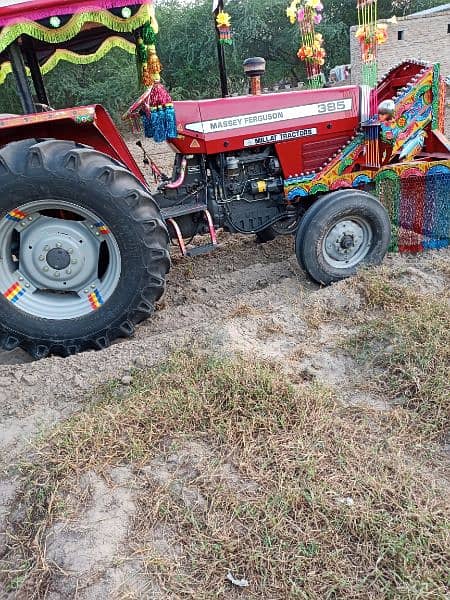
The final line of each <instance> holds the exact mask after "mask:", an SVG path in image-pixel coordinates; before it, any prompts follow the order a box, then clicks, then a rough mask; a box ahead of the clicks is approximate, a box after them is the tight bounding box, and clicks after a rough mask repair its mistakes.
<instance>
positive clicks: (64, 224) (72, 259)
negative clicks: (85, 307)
mask: <svg viewBox="0 0 450 600" xmlns="http://www.w3.org/2000/svg"><path fill="white" fill-rule="evenodd" d="M99 249H100V240H99V239H97V238H96V237H95V233H94V232H92V233H91V231H89V230H88V228H87V227H86V225H85V224H83V222H79V221H63V220H60V219H52V218H50V217H45V216H41V217H40V218H39V219H35V220H34V221H33V222H32V223H31V224H30V225H28V226H27V228H26V229H25V230H24V231H22V232H21V243H20V269H21V272H22V273H23V275H24V276H25V277H26V278H27V279H28V280H29V281H30V283H31V284H32V285H33V286H34V287H36V288H37V289H41V290H42V289H43V290H55V291H56V290H58V291H66V292H68V291H74V292H77V291H79V290H80V289H81V288H82V287H84V286H87V285H89V284H90V283H92V281H94V280H95V279H96V278H97V270H98V257H99Z"/></svg>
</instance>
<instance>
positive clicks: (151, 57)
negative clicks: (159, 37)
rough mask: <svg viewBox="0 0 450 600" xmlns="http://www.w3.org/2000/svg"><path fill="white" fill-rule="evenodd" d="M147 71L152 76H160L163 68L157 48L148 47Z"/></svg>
mask: <svg viewBox="0 0 450 600" xmlns="http://www.w3.org/2000/svg"><path fill="white" fill-rule="evenodd" d="M147 69H148V70H149V72H150V73H151V74H152V75H159V74H160V73H161V70H162V67H161V63H160V60H159V58H158V55H157V54H156V48H155V46H149V47H148V58H147Z"/></svg>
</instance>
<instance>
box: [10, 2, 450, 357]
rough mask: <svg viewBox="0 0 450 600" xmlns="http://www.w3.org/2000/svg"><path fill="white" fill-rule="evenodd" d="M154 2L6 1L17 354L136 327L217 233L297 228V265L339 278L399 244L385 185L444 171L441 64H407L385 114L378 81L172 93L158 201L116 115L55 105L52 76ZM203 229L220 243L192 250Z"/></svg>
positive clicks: (89, 342) (102, 339)
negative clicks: (228, 93) (173, 257)
mask: <svg viewBox="0 0 450 600" xmlns="http://www.w3.org/2000/svg"><path fill="white" fill-rule="evenodd" d="M5 4H6V6H5ZM97 4H98V6H99V8H98V10H97V11H95V10H93V6H94V7H95V5H97ZM83 7H84V10H83ZM148 8H149V7H148V4H147V3H146V2H134V4H127V2H126V0H124V1H120V0H114V1H113V0H111V2H108V1H102V2H96V1H95V0H68V1H61V0H59V1H56V0H38V1H34V2H30V1H12V0H11V1H9V2H6V3H2V8H0V27H1V29H0V53H1V54H2V57H1V58H2V69H10V70H12V72H13V73H14V76H15V79H16V82H17V88H18V91H19V95H20V98H21V102H22V105H23V113H24V114H23V115H20V116H18V115H11V114H7V115H0V146H1V148H0V347H1V348H3V349H6V350H12V349H14V348H16V347H22V348H24V349H25V350H26V351H28V352H29V353H30V354H31V355H32V356H33V357H35V358H42V357H45V356H47V355H49V354H56V355H61V356H67V355H70V354H74V353H77V352H80V351H83V350H86V349H90V348H98V349H101V348H105V347H107V346H108V345H109V344H110V343H111V342H112V341H113V340H115V339H116V338H119V337H124V336H130V335H132V334H133V331H134V329H135V326H136V325H137V324H138V323H139V322H140V321H142V320H143V319H146V318H147V317H149V316H150V315H151V314H152V313H153V311H154V307H155V303H156V302H157V301H158V300H159V299H160V298H161V296H162V294H163V292H164V288H165V279H166V275H167V272H168V270H169V267H170V259H169V251H168V246H169V242H170V239H171V238H172V239H173V240H176V241H177V242H178V243H179V245H180V248H181V250H182V252H183V254H187V255H191V256H192V255H194V254H199V253H202V252H205V251H209V250H211V249H213V248H214V246H215V245H216V244H217V241H216V230H217V229H218V228H223V229H224V230H227V231H230V232H238V233H247V234H253V235H255V234H256V236H257V237H258V238H259V239H260V240H261V241H264V240H268V239H270V238H272V237H273V236H275V235H277V234H279V233H295V251H296V255H297V258H298V261H299V263H300V265H301V266H302V267H303V268H304V269H305V270H306V271H307V272H308V273H309V275H310V276H311V277H312V278H313V279H315V280H316V281H318V282H320V283H323V284H329V283H331V282H334V281H338V280H340V279H342V278H344V277H348V276H349V275H352V274H354V273H355V272H356V271H357V268H358V267H359V266H360V265H363V264H365V265H367V264H379V263H380V262H381V261H382V259H383V257H384V255H385V253H386V251H387V249H388V246H389V242H390V237H391V223H390V220H389V216H388V212H387V210H386V208H385V207H384V206H383V204H382V203H381V202H380V201H379V199H378V198H377V197H376V196H375V195H374V192H375V188H376V187H377V188H378V189H379V190H383V189H386V188H385V187H383V185H385V184H386V182H387V183H389V182H391V181H393V178H394V176H399V177H401V176H402V174H403V173H406V172H408V173H410V172H411V169H412V170H413V171H414V173H415V175H414V176H415V177H416V178H417V177H418V178H420V177H421V176H423V178H424V180H425V178H426V177H431V174H432V175H433V177H434V178H435V179H436V180H439V177H447V180H446V181H448V174H449V173H450V160H449V159H450V146H449V142H448V141H447V140H446V138H445V137H444V134H443V117H442V115H443V106H444V99H443V95H442V90H443V86H442V84H441V78H440V75H439V69H438V67H437V66H430V67H428V66H425V65H422V64H419V63H416V62H406V63H403V64H401V65H399V66H397V67H396V68H394V69H393V70H392V71H391V72H390V73H389V74H388V75H387V76H386V77H385V78H384V79H383V80H382V81H381V82H380V84H379V86H378V89H377V90H376V92H377V94H378V100H379V102H380V111H379V114H378V113H377V114H376V115H371V114H369V112H368V108H367V107H368V106H369V105H370V101H371V97H372V96H371V94H372V95H373V93H374V92H373V91H371V90H368V89H367V88H363V87H359V86H347V87H339V88H329V89H322V90H315V91H292V92H286V93H283V94H266V95H248V96H244V97H238V98H236V97H233V98H226V99H215V100H204V101H199V102H176V103H175V113H176V116H177V122H178V136H177V137H176V138H175V137H174V138H173V139H172V140H171V141H170V143H171V145H172V147H173V149H174V150H175V152H176V154H175V162H174V167H173V174H172V176H171V177H170V178H165V179H164V180H162V181H161V183H160V185H159V188H158V192H157V193H156V194H155V195H153V196H152V194H151V193H150V189H149V187H148V185H147V183H146V180H145V177H144V174H143V173H142V172H141V170H140V169H139V167H138V166H137V164H136V162H135V160H134V159H133V157H132V155H131V154H130V152H129V150H128V148H127V146H126V144H125V142H124V141H123V139H122V137H121V136H120V134H119V132H118V131H117V129H116V127H115V125H114V123H113V122H112V120H111V118H110V117H109V116H108V114H107V112H106V111H105V110H104V109H103V108H102V107H101V106H98V105H95V106H87V107H81V108H70V109H65V110H51V109H49V106H48V105H49V101H48V98H47V94H46V90H45V88H44V84H43V78H42V70H45V69H43V67H45V65H48V62H49V61H51V60H54V57H55V53H57V52H59V51H63V52H64V53H65V57H66V58H67V56H68V54H69V53H72V54H75V53H78V55H79V56H81V57H83V56H93V55H94V54H95V52H98V51H100V50H101V47H102V44H104V43H105V40H107V39H109V36H110V35H111V31H112V32H113V34H114V37H115V39H121V40H122V42H121V44H122V45H126V44H132V41H133V36H134V35H135V34H136V32H137V33H138V34H139V29H140V28H141V27H142V24H143V23H144V19H145V14H148ZM144 12H145V14H144ZM5 61H7V62H5ZM86 62H88V61H86ZM255 64H256V66H255V70H254V72H250V75H251V76H257V75H258V73H257V70H258V68H259V66H258V64H259V63H258V61H256V63H255ZM247 66H248V65H247ZM250 71H251V70H250ZM27 75H31V78H32V81H33V86H34V90H35V93H34V94H33V93H32V91H31V89H30V84H29V80H28V77H27ZM375 112H377V111H375ZM431 179H433V178H432V177H431ZM433 181H434V179H433ZM448 188H449V186H448V185H447V190H448ZM424 189H425V188H424ZM424 193H425V192H424ZM447 193H448V192H447ZM424 206H425V204H424ZM447 227H448V224H447ZM203 233H209V235H210V239H211V241H210V243H209V244H207V245H205V246H199V247H196V248H194V249H190V250H187V249H186V245H185V242H184V240H185V239H186V238H191V237H193V236H195V235H196V234H203ZM418 233H420V232H418ZM447 235H448V231H447Z"/></svg>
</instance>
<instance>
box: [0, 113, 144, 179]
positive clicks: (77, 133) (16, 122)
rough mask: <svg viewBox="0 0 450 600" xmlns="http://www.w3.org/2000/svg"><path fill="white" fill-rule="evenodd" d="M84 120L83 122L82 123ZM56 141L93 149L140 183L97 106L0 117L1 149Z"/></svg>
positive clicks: (128, 156) (132, 163)
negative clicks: (16, 143) (23, 142)
mask: <svg viewBox="0 0 450 600" xmlns="http://www.w3.org/2000/svg"><path fill="white" fill-rule="evenodd" d="M83 120H84V122H83ZM34 137H36V138H55V139H58V140H70V141H73V142H77V143H80V144H86V145H87V146H92V147H93V148H95V149H96V150H98V151H99V152H104V153H105V154H107V155H108V156H110V157H111V158H114V159H115V160H118V161H119V162H121V163H123V165H124V166H125V167H127V168H128V169H129V170H130V171H131V172H132V173H133V174H134V175H135V176H136V177H137V178H138V179H139V180H140V181H142V183H144V184H146V182H145V178H144V175H143V174H142V172H141V170H140V169H139V167H138V165H137V164H136V161H135V160H134V158H133V156H132V155H131V153H130V151H129V149H128V146H127V145H126V144H125V142H124V140H123V138H122V136H121V135H120V133H119V132H118V130H117V128H116V126H115V125H114V123H113V121H112V119H111V117H110V116H109V114H108V113H107V112H106V110H105V109H104V108H103V107H102V106H100V105H94V106H86V107H80V108H71V109H66V110H57V111H54V112H53V111H52V112H45V113H38V114H34V115H17V116H12V117H10V116H8V117H6V118H2V117H1V116H0V146H4V145H5V144H8V143H9V142H14V141H17V140H23V139H28V138H34Z"/></svg>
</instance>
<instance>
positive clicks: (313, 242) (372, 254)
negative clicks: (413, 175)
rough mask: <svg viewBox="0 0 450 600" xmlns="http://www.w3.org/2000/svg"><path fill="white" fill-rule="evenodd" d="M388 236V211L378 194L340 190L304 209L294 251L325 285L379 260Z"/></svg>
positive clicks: (383, 252) (309, 270) (386, 244)
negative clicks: (378, 198) (375, 195)
mask: <svg viewBox="0 0 450 600" xmlns="http://www.w3.org/2000/svg"><path fill="white" fill-rule="evenodd" d="M390 236H391V225H390V221H389V216H388V213H387V211H386V209H385V208H384V207H383V205H382V204H381V203H380V202H379V201H378V200H377V198H375V197H374V196H372V195H371V194H368V193H366V192H363V191H360V190H339V191H337V192H332V193H330V194H326V195H324V196H322V197H321V198H320V199H319V200H317V201H316V202H315V203H314V204H313V205H312V206H311V208H309V209H308V210H307V211H306V214H305V216H304V217H303V219H302V221H301V223H300V226H299V228H298V230H297V235H296V242H295V251H296V255H297V260H298V262H299V263H300V266H301V267H302V268H304V269H305V271H306V272H307V273H308V274H309V275H310V277H311V278H312V279H314V280H315V281H317V282H318V283H322V284H324V285H328V284H330V283H333V282H335V281H339V280H341V279H345V278H346V277H350V276H351V275H354V274H355V273H356V272H357V270H358V268H359V267H360V266H362V265H378V264H380V263H381V262H382V260H383V258H384V256H385V254H386V252H387V249H388V246H389V241H390Z"/></svg>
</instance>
